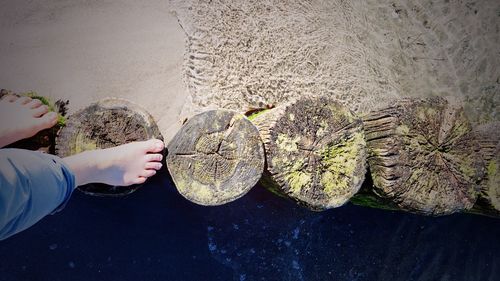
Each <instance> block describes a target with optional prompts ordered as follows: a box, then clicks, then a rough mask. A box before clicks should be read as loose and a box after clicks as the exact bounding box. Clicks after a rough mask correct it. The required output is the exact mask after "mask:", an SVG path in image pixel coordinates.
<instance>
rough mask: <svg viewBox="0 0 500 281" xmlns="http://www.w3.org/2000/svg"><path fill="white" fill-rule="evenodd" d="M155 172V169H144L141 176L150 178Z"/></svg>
mask: <svg viewBox="0 0 500 281" xmlns="http://www.w3.org/2000/svg"><path fill="white" fill-rule="evenodd" d="M155 174H156V171H155V170H144V171H142V173H141V176H142V177H145V178H149V177H152V176H154V175H155Z"/></svg>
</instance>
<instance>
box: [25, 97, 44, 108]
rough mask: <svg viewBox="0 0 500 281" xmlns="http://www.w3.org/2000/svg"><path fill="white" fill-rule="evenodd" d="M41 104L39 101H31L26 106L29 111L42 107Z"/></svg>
mask: <svg viewBox="0 0 500 281" xmlns="http://www.w3.org/2000/svg"><path fill="white" fill-rule="evenodd" d="M42 104H43V103H42V102H41V101H40V100H39V99H33V100H31V101H30V102H28V103H27V104H26V105H27V106H28V107H29V108H30V109H35V108H38V107H40V106H41V105H42Z"/></svg>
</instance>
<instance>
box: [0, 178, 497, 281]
mask: <svg viewBox="0 0 500 281" xmlns="http://www.w3.org/2000/svg"><path fill="white" fill-rule="evenodd" d="M498 237H500V220H498V219H491V218H487V217H480V216H474V215H465V214H458V215H452V216H447V217H441V218H430V217H422V216H416V215H412V214H405V213H400V212H390V211H382V210H377V209H369V208H363V207H357V206H353V205H348V206H344V207H341V208H338V209H334V210H330V211H326V212H323V213H313V212H310V211H307V210H305V209H302V208H299V207H296V206H295V205H294V204H293V203H291V202H288V201H286V200H284V199H281V198H277V197H275V196H273V195H272V194H271V193H269V192H267V191H266V190H264V189H263V188H260V187H259V186H257V187H256V188H254V189H253V190H252V191H251V192H250V193H249V194H248V195H246V196H245V197H243V198H242V199H240V200H238V201H236V202H233V203H230V204H227V205H225V206H221V207H210V208H209V207H201V206H197V205H194V204H192V203H190V202H188V201H187V200H185V199H184V198H182V197H181V196H180V195H178V194H177V191H175V188H174V187H173V185H172V183H171V182H170V180H168V179H164V178H158V177H157V178H155V179H153V180H152V181H151V182H150V183H149V184H147V185H146V186H144V187H143V188H141V189H140V190H139V191H137V192H136V193H134V194H132V195H131V196H129V197H127V198H116V199H107V198H94V197H88V196H85V195H83V194H81V193H80V192H75V193H74V194H73V198H72V199H71V201H70V202H69V204H68V206H67V207H66V209H64V210H63V211H62V212H61V213H58V214H56V215H53V216H49V217H47V218H45V219H44V220H42V221H41V222H40V223H38V224H37V225H36V226H34V227H33V228H31V229H29V230H27V231H25V232H23V233H20V234H18V235H17V236H14V237H12V238H10V239H7V240H5V241H2V242H0V256H1V257H2V258H1V260H0V280H1V281H4V280H5V281H7V280H9V281H10V280H16V281H17V280H51V281H56V280H74V281H78V280H86V281H87V280H134V281H135V280H240V281H243V280H245V281H247V280H497V279H496V278H498V276H500V243H498V242H497V239H498Z"/></svg>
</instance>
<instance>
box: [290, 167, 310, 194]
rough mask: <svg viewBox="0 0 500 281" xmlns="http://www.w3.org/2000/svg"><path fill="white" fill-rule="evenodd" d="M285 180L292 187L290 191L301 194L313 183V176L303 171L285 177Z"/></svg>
mask: <svg viewBox="0 0 500 281" xmlns="http://www.w3.org/2000/svg"><path fill="white" fill-rule="evenodd" d="M285 180H286V181H287V182H288V184H289V185H290V191H291V192H292V193H294V194H300V192H301V190H302V188H303V187H304V186H306V185H308V184H309V183H310V182H311V175H310V174H309V173H306V172H303V171H294V172H291V173H288V174H287V175H286V176H285Z"/></svg>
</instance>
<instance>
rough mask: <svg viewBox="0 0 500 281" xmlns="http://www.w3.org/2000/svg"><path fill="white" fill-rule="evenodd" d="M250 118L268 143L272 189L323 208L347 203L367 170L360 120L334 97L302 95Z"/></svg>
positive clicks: (269, 181) (268, 174)
mask: <svg viewBox="0 0 500 281" xmlns="http://www.w3.org/2000/svg"><path fill="white" fill-rule="evenodd" d="M252 122H253V123H254V124H256V126H257V127H258V128H259V131H260V133H261V137H262V140H263V142H264V145H265V147H266V160H267V162H266V163H267V167H266V170H267V172H266V173H265V176H266V178H268V180H267V181H266V182H267V183H268V184H267V186H266V187H268V188H270V189H271V190H273V191H277V192H279V193H281V194H284V195H286V196H288V197H290V198H292V199H294V200H295V201H297V202H298V203H299V204H301V205H304V206H306V207H308V208H310V209H312V210H324V209H329V208H334V207H338V206H341V205H343V204H345V203H346V202H347V201H348V200H349V199H350V198H351V197H352V196H353V195H354V194H355V193H356V192H357V191H358V190H359V188H360V187H361V184H362V183H363V180H364V175H365V173H366V164H365V162H366V152H365V140H364V134H363V127H362V122H361V120H360V119H357V118H356V117H354V115H353V114H352V113H351V112H350V111H349V110H348V109H346V108H344V107H343V106H341V105H340V104H338V103H337V102H335V101H334V100H332V99H329V98H325V97H320V98H306V97H304V98H301V99H299V100H296V101H294V102H291V103H289V104H286V105H283V106H281V107H277V108H274V109H269V110H266V111H265V112H263V113H261V114H259V115H258V116H255V118H253V121H252ZM269 183H270V184H269Z"/></svg>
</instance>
